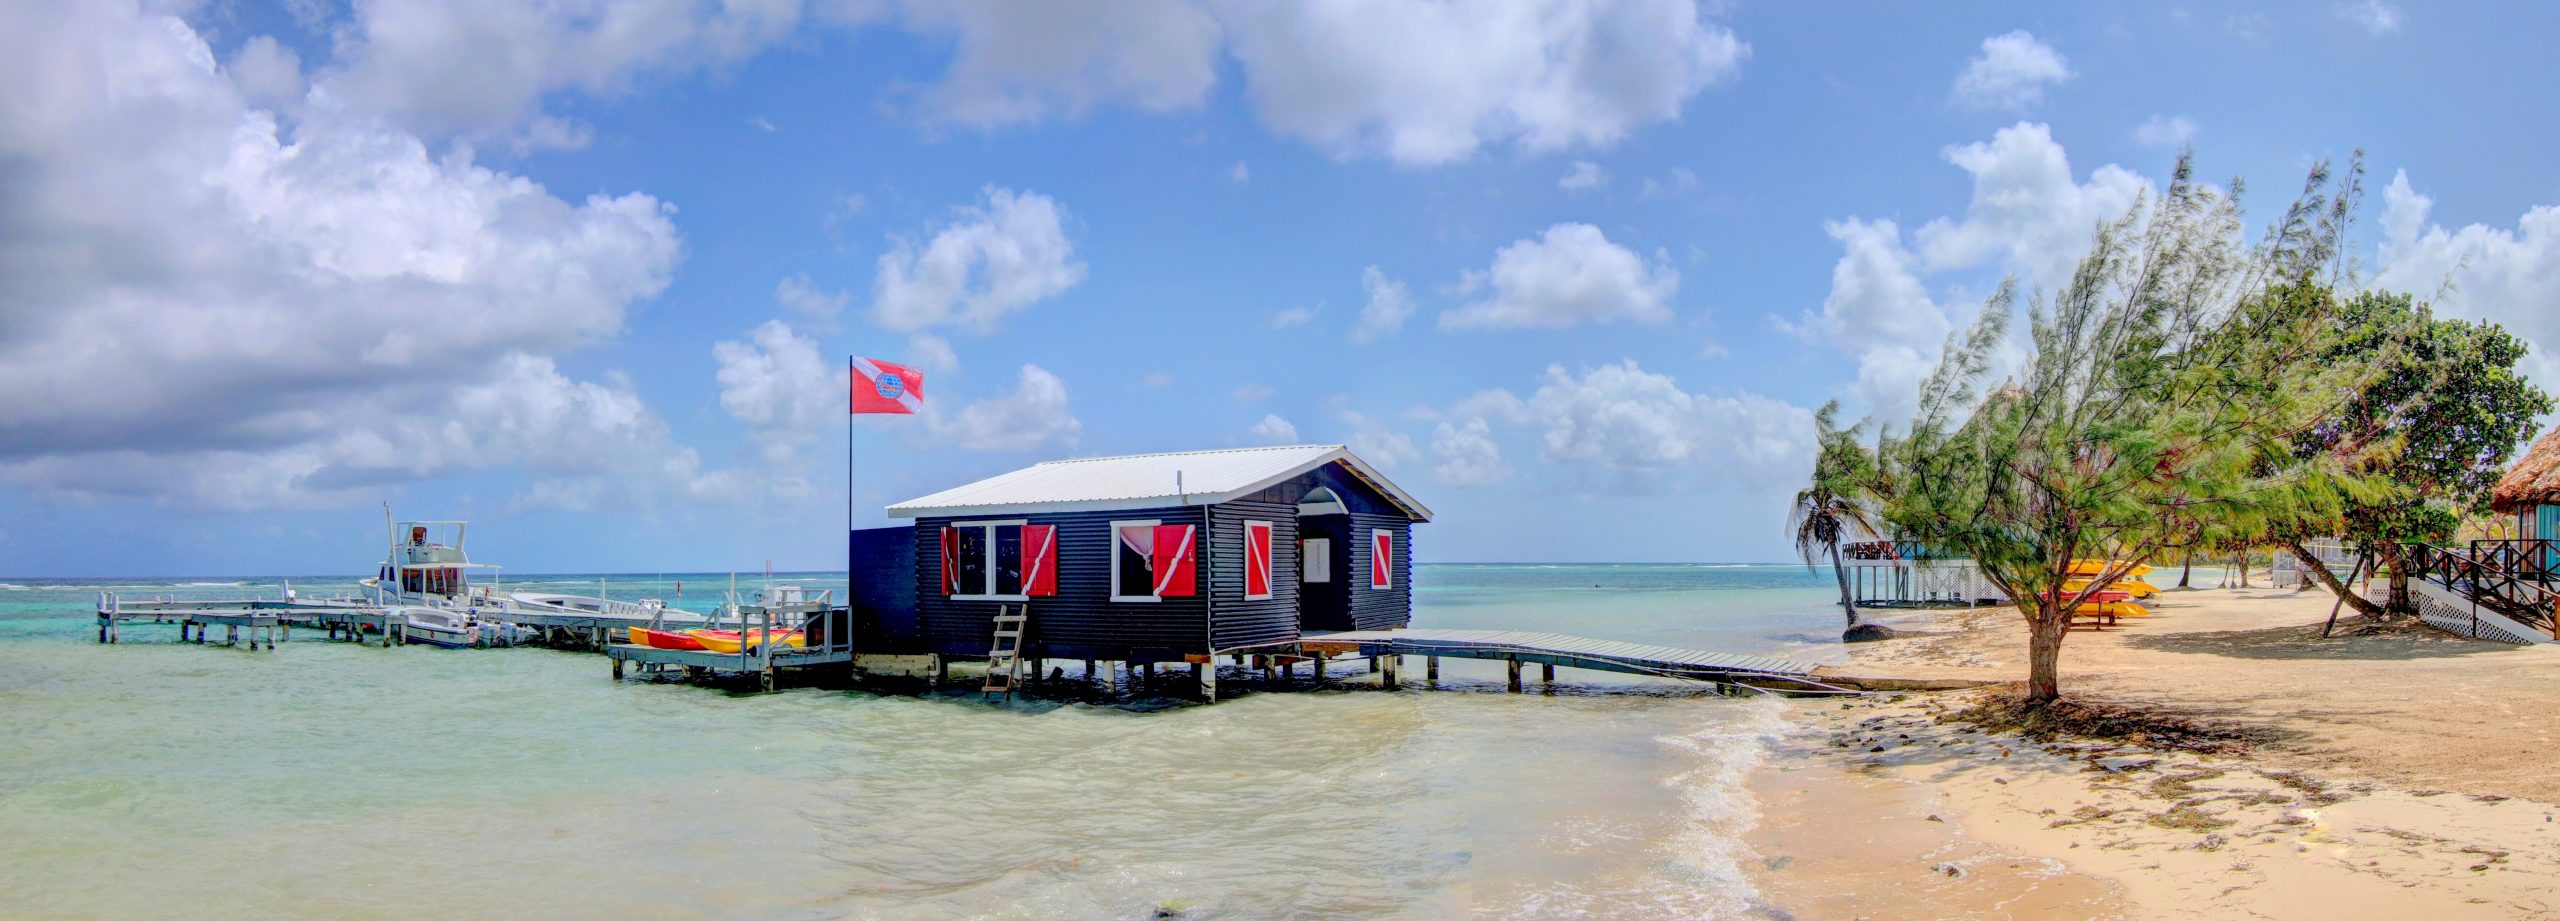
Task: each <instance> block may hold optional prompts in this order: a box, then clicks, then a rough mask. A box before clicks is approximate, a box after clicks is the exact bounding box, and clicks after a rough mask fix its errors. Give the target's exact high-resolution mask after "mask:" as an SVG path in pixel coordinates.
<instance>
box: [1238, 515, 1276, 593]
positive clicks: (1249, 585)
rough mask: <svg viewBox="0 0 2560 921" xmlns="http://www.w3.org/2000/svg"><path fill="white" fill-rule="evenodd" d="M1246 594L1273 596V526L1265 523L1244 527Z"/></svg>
mask: <svg viewBox="0 0 2560 921" xmlns="http://www.w3.org/2000/svg"><path fill="white" fill-rule="evenodd" d="M1244 593H1245V594H1247V595H1255V596H1262V595H1269V594H1271V525H1269V524H1266V523H1263V522H1253V523H1250V524H1247V525H1245V526H1244Z"/></svg>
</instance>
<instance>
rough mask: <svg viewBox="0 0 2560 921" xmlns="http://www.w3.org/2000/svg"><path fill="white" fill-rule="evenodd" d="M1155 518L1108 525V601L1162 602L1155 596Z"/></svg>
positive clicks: (1157, 522) (1158, 522) (1158, 596)
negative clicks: (1109, 541) (1109, 542)
mask: <svg viewBox="0 0 2560 921" xmlns="http://www.w3.org/2000/svg"><path fill="white" fill-rule="evenodd" d="M1163 523H1164V522H1162V521H1159V520H1157V519H1154V518H1148V519H1145V520H1142V521H1114V522H1112V523H1111V600H1113V601H1162V600H1164V599H1163V597H1162V596H1160V595H1157V594H1156V578H1155V575H1156V571H1155V553H1156V526H1157V525H1160V524H1163Z"/></svg>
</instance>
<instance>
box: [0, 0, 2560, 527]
mask: <svg viewBox="0 0 2560 921" xmlns="http://www.w3.org/2000/svg"><path fill="white" fill-rule="evenodd" d="M2555 20H2560V9H2555V8H2553V7H2550V6H2548V5H2541V4H2513V5H2496V4H2445V5H2436V4H2429V5H2423V6H2422V5H2418V4H2401V3H2392V2H2377V0H2367V2H2351V3H2341V2H2325V0H2324V2H2308V3H2265V4H2249V3H2242V4H2231V5H2223V4H2213V5H2202V4H2199V5H2195V6H2191V7H2185V8H2181V7H2176V6H2171V5H2160V4H2147V3H2145V4H2090V5H2080V4H2070V5H2058V4H2030V3H2016V4H1964V5H1957V6H1948V7H1940V6H1927V7H1923V6H1921V5H1916V4H1882V3H1879V4H1868V5H1851V6H1837V5H1818V6H1817V5H1804V4H1781V3H1769V2H1738V3H1704V4H1696V3H1690V2H1683V0H1526V2H1504V3H1479V2H1436V0H1376V2H1367V3H1347V2H1307V3H1287V4H1262V3H1247V2H1230V0H1198V2H1192V0H1162V2H1148V3H1137V2H1099V0H1067V2H1058V3H1047V4H1015V3H1000V2H971V0H958V2H925V0H915V2H900V0H880V2H864V0H807V2H804V0H725V2H711V0H700V2H696V0H631V2H605V0H543V2H528V3H499V2H485V0H356V2H352V3H348V2H344V0H285V2H282V3H280V4H261V3H248V2H215V0H205V2H183V0H172V2H134V0H84V2H81V3H55V2H48V0H0V578H7V577H12V576H27V575H57V576H82V575H93V576H104V575H145V574H151V575H163V574H165V575H187V574H304V573H311V574H318V573H345V572H363V571H368V570H369V567H370V566H371V565H372V563H373V562H374V561H376V560H378V559H379V557H380V553H381V540H382V538H381V534H382V530H381V522H382V515H383V511H382V507H383V505H384V504H385V503H388V504H389V505H390V506H391V507H392V509H393V510H394V511H395V512H396V513H397V514H398V515H400V516H401V517H403V518H467V519H470V520H471V521H472V523H473V527H472V532H471V536H472V540H471V550H472V552H473V555H474V557H475V558H477V559H481V560H484V561H488V562H495V563H500V564H503V565H505V566H507V567H508V569H510V570H512V571H518V572H599V571H610V572H653V571H714V572H717V571H731V570H739V571H753V570H755V569H758V568H761V567H763V566H764V565H766V564H767V563H768V562H770V563H771V564H772V565H775V566H777V567H780V568H784V569H840V568H842V565H843V555H842V553H843V528H844V527H845V526H846V524H847V521H848V516H850V520H851V522H852V523H853V524H854V525H855V526H858V527H869V526H880V525H886V524H889V523H891V522H890V521H889V519H887V518H886V517H885V516H884V515H883V514H882V512H881V511H880V509H881V507H882V506H884V505H886V504H888V503H891V502H895V501H898V500H901V499H906V498H911V497H914V496H918V495H923V494H926V493H931V492H935V491H938V490H941V489H944V488H947V487H950V486H953V485H958V484H960V483H963V482H967V481H969V480H972V479H976V478H979V477H983V476H988V475H993V474H996V473H1001V472H1004V471H1006V470H1010V469H1014V468H1016V467H1020V466H1024V465H1028V464H1031V463H1036V462H1039V461H1042V460H1047V459H1054V458H1061V457H1072V456H1088V455H1105V454H1120V453H1133V452H1146V451H1166V450H1192V449H1206V448H1220V447H1230V446H1243V445H1256V444H1272V443H1343V444H1348V445H1349V446H1351V448H1352V450H1353V451H1354V452H1355V453H1357V454H1359V455H1360V456H1361V457H1362V458H1364V459H1365V460H1367V461H1369V462H1370V463H1371V464H1373V465H1374V466H1376V467H1378V468H1380V469H1382V470H1383V471H1385V472H1386V474H1387V475H1388V476H1390V477H1391V478H1393V479H1394V480H1395V481H1396V482H1397V483H1399V484H1400V485H1402V486H1403V487H1404V488H1405V489H1406V490H1407V491H1409V492H1411V493H1413V494H1414V495H1416V496H1418V497H1420V498H1421V499H1422V501H1423V502H1425V503H1426V504H1428V505H1430V506H1431V507H1432V509H1433V510H1434V511H1435V512H1436V513H1437V517H1436V519H1435V521H1434V522H1433V523H1431V524H1430V525H1428V526H1426V527H1424V528H1422V529H1421V530H1420V531H1419V532H1418V533H1417V535H1416V541H1415V554H1416V558H1417V559H1418V560H1420V561H1423V562H1455V561H1558V562H1567V561H1698V562H1729V561H1777V560H1782V559H1786V558H1787V556H1788V554H1789V552H1790V551H1789V545H1788V541H1787V539H1786V535H1785V534H1784V533H1783V525H1784V523H1785V515H1786V504H1787V499H1788V497H1789V496H1790V495H1791V494H1792V492H1793V490H1794V489H1795V488H1796V487H1797V486H1798V485H1800V484H1801V481H1802V479H1803V477H1804V475H1805V474H1806V472H1807V469H1808V467H1809V465H1810V458H1811V443H1812V432H1813V427H1812V421H1811V420H1812V414H1813V412H1814V410H1815V409H1816V408H1818V407H1819V406H1821V405H1822V404H1823V403H1824V402H1825V401H1828V400H1833V399H1838V400H1841V401H1842V402H1843V405H1844V411H1845V412H1846V413H1847V414H1848V416H1849V417H1851V418H1857V417H1861V416H1872V417H1874V418H1876V419H1877V420H1879V421H1880V422H1888V423H1889V422H1894V421H1898V420H1899V418H1900V417H1899V416H1898V415H1897V413H1902V412H1906V411H1907V409H1908V406H1909V403H1910V400H1911V392H1912V388H1913V386H1914V382H1915V381H1916V380H1917V379H1918V378H1919V377H1920V376H1921V375H1923V374H1925V373H1926V372H1927V370H1928V369H1929V367H1930V366H1931V364H1932V363H1933V362H1934V361H1935V358H1936V356H1937V354H1938V351H1939V347H1940V345H1941V343H1942V342H1943V340H1944V339H1945V338H1946V336H1947V334H1948V333H1949V332H1950V331H1951V330H1954V329H1958V328H1961V327H1962V326H1964V325H1965V324H1967V323H1969V322H1970V321H1971V320H1972V318H1973V317H1974V315H1975V314H1976V312H1977V311H1978V309H1979V307H1980V304H1981V303H1982V300H1983V298H1984V297H1985V296H1986V295H1988V294H1989V293H1990V292H1991V291H1992V290H1994V289H1995V288H1996V287H1997V286H1998V285H1999V284H2000V281H2001V280H2002V279H2003V278H2015V279H2017V280H2018V281H2019V282H2020V283H2021V284H2022V285H2023V286H2025V287H2027V288H2028V289H2030V290H2032V289H2035V288H2038V287H2047V288H2049V287H2051V286H2052V285H2053V284H2054V283H2055V282H2056V280H2057V279H2059V278H2061V277H2063V276H2064V275H2066V274H2067V273H2068V272H2069V270H2070V268H2071V266H2072V263H2073V261H2074V259H2075V258H2076V257H2077V256H2078V255H2079V254H2080V253H2081V252H2083V251H2084V250H2085V248H2086V246H2087V244H2088V241H2089V238H2090V235H2091V233H2092V230H2093V228H2094V227H2096V226H2097V225H2098V224H2099V223H2100V222H2102V221H2108V220H2112V219H2115V218H2117V217H2120V216H2122V215H2123V214H2124V213H2126V211H2127V210H2128V209H2129V208H2131V207H2133V206H2134V204H2135V203H2136V202H2137V201H2138V200H2139V199H2140V198H2141V197H2142V196H2144V195H2145V194H2146V193H2148V192H2149V191H2150V190H2153V189H2156V188H2157V187H2158V186H2159V185H2160V184H2161V183H2162V182H2163V177H2165V176H2166V174H2167V173H2168V171H2169V170H2170V168H2171V166H2172V164H2173V163H2174V162H2175V159H2176V157H2177V156H2178V153H2179V151H2180V150H2181V149H2185V148H2192V150H2193V151H2194V154H2195V156H2196V160H2197V163H2198V169H2199V172H2200V174H2202V175H2203V176H2205V177H2207V178H2214V179H2220V178H2223V177H2229V178H2237V179H2242V180H2245V181H2246V182H2247V183H2248V187H2249V189H2250V194H2249V197H2248V199H2247V201H2249V202H2250V203H2252V204H2253V205H2254V208H2253V212H2252V217H2253V218H2254V219H2257V220H2264V219H2265V218H2266V217H2268V215H2269V214H2270V213H2272V212H2273V211H2274V210H2275V209H2279V208H2281V206H2282V205H2283V203H2284V201H2285V200H2286V199H2288V198H2289V197H2290V195H2291V193H2292V191H2293V190H2294V189H2296V188H2298V187H2299V184H2300V183H2301V181H2302V178H2303V176H2304V174H2305V172H2306V171H2307V170H2308V169H2309V168H2310V167H2311V166H2312V165H2313V164H2315V163H2318V162H2321V161H2324V160H2325V161H2331V162H2336V163H2343V162H2345V161H2346V160H2347V159H2348V158H2349V157H2350V156H2352V155H2353V154H2354V153H2355V152H2356V151H2358V150H2362V151H2363V152H2364V156H2365V161H2364V162H2365V163H2366V166H2367V169H2368V175H2367V176H2366V194H2365V199H2364V207H2363V210H2362V213H2361V222H2360V223H2359V225H2358V226H2357V229H2356V232H2355V237H2354V240H2355V247H2356V248H2355V257H2356V259H2357V261H2358V263H2359V265H2360V267H2361V269H2362V271H2361V277H2362V279H2363V280H2364V281H2365V282H2366V283H2368V284H2371V285H2375V286H2379V287H2386V288H2392V289H2396V290H2404V291H2411V292H2414V293H2417V294H2419V295H2420V296H2421V297H2422V298H2425V299H2427V300H2430V301H2432V302H2433V303H2434V304H2435V305H2436V308H2437V309H2438V310H2439V311H2440V312H2441V313H2443V314H2446V315H2451V316H2459V317H2464V318H2470V319H2481V320H2489V321H2494V322H2498V323H2501V324H2504V325H2505V326H2506V327H2507V328H2508V329H2510V330H2512V331H2514V332H2515V333H2517V334H2518V335H2521V336H2523V337H2525V338H2526V339H2528V340H2529V341H2530V342H2532V343H2533V345H2534V354H2533V355H2532V356H2531V357H2530V358H2528V360H2527V368H2528V372H2529V373H2530V374H2531V375H2533V376H2534V378H2535V379H2536V380H2537V381H2539V382H2541V383H2542V384H2543V385H2544V386H2545V387H2547V388H2552V389H2555V390H2560V361H2555V360H2553V359H2552V358H2551V357H2550V355H2551V353H2550V351H2549V350H2550V349H2553V348H2560V160H2555V159H2553V158H2552V157H2551V156H2550V155H2549V151H2551V150H2553V149H2555V146H2560V110H2555V109H2554V108H2553V107H2551V106H2549V105H2546V104H2544V100H2542V99H2541V92H2542V91H2543V90H2544V89H2546V88H2548V87H2552V86H2560V72H2555V71H2560V63H2555V58H2554V57H2553V56H2552V55H2550V54H2548V53H2547V48H2545V47H2544V43H2543V42H2542V41H2541V38H2542V37H2544V36H2549V35H2552V34H2560V22H2555ZM853 354H860V355H864V356H867V357H872V358H876V359H880V360H885V361H891V362H898V363H903V364H907V365H910V366H913V367H916V368H919V369H922V370H923V371H924V372H925V375H926V383H925V388H924V389H925V404H924V405H925V413H924V414H923V415H920V416H912V417H901V416H863V417H858V418H848V417H847V416H846V415H845V392H846V387H847V384H846V380H845V374H846V371H845V368H846V360H847V357H848V356H849V355H853ZM848 490H849V491H850V492H849V496H848Z"/></svg>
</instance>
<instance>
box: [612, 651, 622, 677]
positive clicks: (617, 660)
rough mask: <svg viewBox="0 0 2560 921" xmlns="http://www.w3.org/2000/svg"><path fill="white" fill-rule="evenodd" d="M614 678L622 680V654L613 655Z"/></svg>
mask: <svg viewBox="0 0 2560 921" xmlns="http://www.w3.org/2000/svg"><path fill="white" fill-rule="evenodd" d="M613 680H615V681H620V680H622V657H621V656H615V657H613Z"/></svg>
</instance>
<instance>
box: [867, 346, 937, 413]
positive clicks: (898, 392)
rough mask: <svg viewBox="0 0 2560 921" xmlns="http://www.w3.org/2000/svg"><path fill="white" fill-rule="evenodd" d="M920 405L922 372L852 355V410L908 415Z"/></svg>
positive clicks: (921, 406)
mask: <svg viewBox="0 0 2560 921" xmlns="http://www.w3.org/2000/svg"><path fill="white" fill-rule="evenodd" d="M923 409H924V372H922V371H918V370H916V369H914V368H910V367H907V366H905V365H893V364H890V363H888V362H885V361H875V360H872V359H869V358H863V357H860V356H856V357H855V358H854V359H853V411H854V412H855V413H896V414H899V415H902V416H911V415H914V414H916V413H917V412H920V411H922V410H923Z"/></svg>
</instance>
